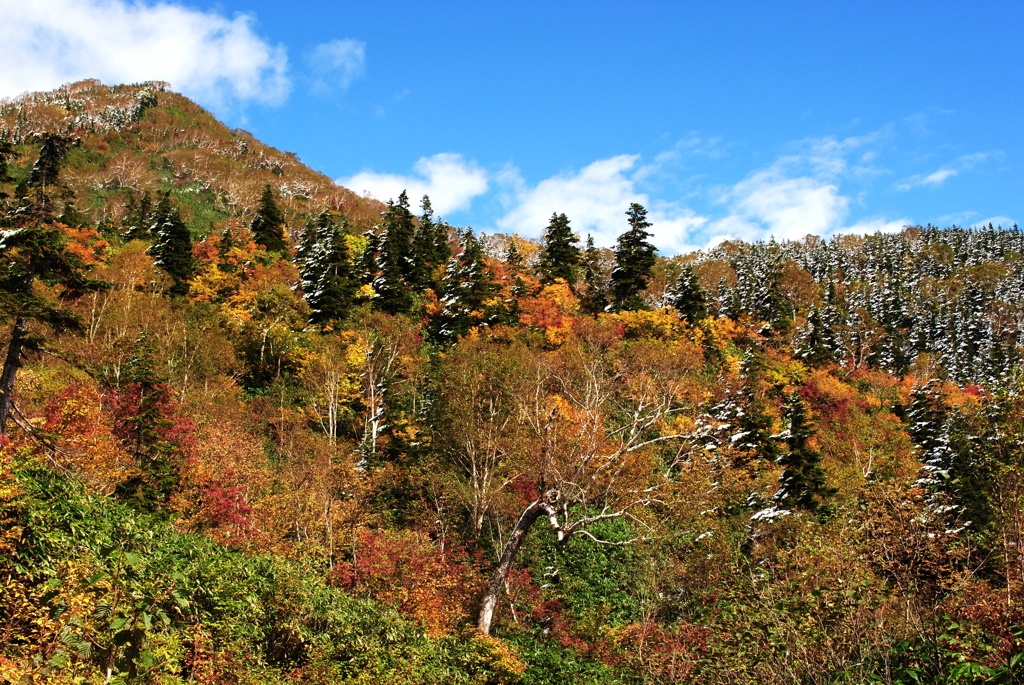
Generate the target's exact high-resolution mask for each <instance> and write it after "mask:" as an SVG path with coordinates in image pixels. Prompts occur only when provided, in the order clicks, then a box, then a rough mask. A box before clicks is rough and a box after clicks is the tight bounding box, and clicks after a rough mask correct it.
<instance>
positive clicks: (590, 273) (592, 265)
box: [581, 235, 608, 316]
mask: <svg viewBox="0 0 1024 685" xmlns="http://www.w3.org/2000/svg"><path fill="white" fill-rule="evenodd" d="M581 304H582V305H583V310H584V311H586V312H587V313H588V314H593V315H595V316H596V315H597V314H599V313H601V312H603V311H604V310H605V309H607V307H608V283H607V279H606V278H605V274H604V269H603V268H602V267H601V252H600V251H599V250H598V249H597V248H596V247H594V236H592V235H588V236H587V249H586V250H585V251H584V253H583V294H582V297H581Z"/></svg>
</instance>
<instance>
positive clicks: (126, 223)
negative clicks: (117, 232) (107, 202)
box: [121, 190, 155, 241]
mask: <svg viewBox="0 0 1024 685" xmlns="http://www.w3.org/2000/svg"><path fill="white" fill-rule="evenodd" d="M154 218H155V217H154V216H153V198H151V197H150V195H149V191H148V190H146V191H143V193H142V197H140V198H139V199H138V201H136V199H135V196H134V195H132V196H131V198H129V199H128V203H127V205H126V206H125V213H124V220H123V221H122V222H121V226H122V228H123V230H124V239H125V240H126V241H128V240H149V239H151V238H153V237H154V233H153V220H154Z"/></svg>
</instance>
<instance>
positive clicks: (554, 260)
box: [537, 214, 581, 289]
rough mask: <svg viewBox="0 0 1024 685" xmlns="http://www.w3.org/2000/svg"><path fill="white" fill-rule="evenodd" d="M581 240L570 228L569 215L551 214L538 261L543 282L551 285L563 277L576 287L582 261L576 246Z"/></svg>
mask: <svg viewBox="0 0 1024 685" xmlns="http://www.w3.org/2000/svg"><path fill="white" fill-rule="evenodd" d="M579 241H580V240H579V238H577V237H576V236H575V235H574V234H573V232H572V229H571V228H569V217H567V216H566V215H565V214H552V215H551V221H550V223H548V227H547V228H546V229H544V237H543V238H542V239H541V243H542V245H543V247H542V248H541V252H540V259H539V261H538V263H537V269H538V270H539V271H540V276H541V283H543V284H544V285H550V284H552V283H554V282H555V279H558V278H561V279H562V280H564V281H565V282H566V283H568V284H569V287H571V288H573V289H575V288H576V279H577V278H578V277H579V269H580V261H581V255H580V248H578V247H576V243H578V242H579Z"/></svg>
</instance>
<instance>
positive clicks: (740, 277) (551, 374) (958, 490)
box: [0, 81, 1024, 685]
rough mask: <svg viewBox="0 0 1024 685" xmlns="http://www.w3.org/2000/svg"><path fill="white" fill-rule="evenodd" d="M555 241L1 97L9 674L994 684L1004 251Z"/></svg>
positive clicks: (1017, 247) (1014, 571)
mask: <svg viewBox="0 0 1024 685" xmlns="http://www.w3.org/2000/svg"><path fill="white" fill-rule="evenodd" d="M558 210H559V208H554V207H553V208H552V211H553V212H555V213H554V215H553V217H552V222H551V225H550V226H549V227H548V229H547V230H546V231H545V233H544V234H543V236H542V237H541V238H540V239H539V240H528V239H524V238H522V237H520V236H504V235H482V234H477V233H474V232H473V231H472V230H471V229H466V228H460V227H453V226H450V225H448V224H447V223H445V222H444V221H443V220H441V219H440V218H439V217H436V216H434V214H433V212H432V211H431V210H430V204H429V199H428V198H425V199H424V201H423V202H422V204H421V209H420V211H419V213H418V214H414V212H413V210H412V209H411V208H410V200H409V198H408V197H406V195H405V193H403V194H402V195H400V196H399V197H398V198H395V199H394V200H392V201H390V202H388V203H387V204H381V203H378V202H375V201H373V200H368V199H365V198H360V197H358V196H356V195H354V194H353V193H351V192H350V191H348V190H346V189H344V188H339V187H337V186H336V185H334V184H333V183H332V182H331V181H330V180H329V179H327V178H326V177H324V176H323V175H322V174H318V173H316V172H314V171H312V170H310V169H308V168H307V167H305V166H304V165H302V164H301V162H299V161H298V159H297V158H296V157H295V156H294V155H292V154H290V153H286V152H279V151H277V150H274V149H273V148H270V147H268V146H266V145H264V144H262V143H260V142H259V141H256V140H254V139H253V138H252V136H250V135H249V134H247V133H245V132H244V131H238V130H235V131H231V130H228V129H227V128H226V127H225V126H223V125H222V124H220V123H218V122H217V121H216V120H215V119H214V118H213V117H212V116H211V115H210V114H209V113H208V112H206V111H204V110H203V109H201V108H200V107H198V106H196V105H195V104H194V103H191V102H190V101H189V100H187V99H186V98H184V97H182V96H181V95H178V94H175V93H173V92H170V91H169V90H167V87H166V86H165V85H163V84H159V83H146V84H139V85H134V86H114V87H106V86H102V85H101V84H99V83H98V82H95V81H85V82H81V83H77V84H72V85H69V86H66V87H64V88H61V89H58V90H56V91H53V92H50V93H34V94H29V95H26V96H23V97H21V98H17V99H14V100H11V101H6V102H4V103H2V104H0V323H2V325H3V330H4V331H5V333H6V335H5V336H4V339H3V340H4V352H5V355H4V366H3V372H2V374H0V680H3V681H4V682H11V683H33V682H54V683H72V682H74V683H79V682H104V683H115V682H116V683H162V684H166V683H190V682H196V683H295V682H302V683H325V684H326V683H381V684H384V683H387V684H390V683H410V684H411V683H424V684H426V683H442V682H443V683H457V684H460V683H465V684H467V685H468V684H471V683H476V684H490V683H501V684H504V683H527V684H532V683H536V684H542V683H543V684H546V683H565V682H585V683H609V684H610V683H630V684H641V683H643V684H646V683H691V682H692V683H721V684H725V683H730V684H731V683H769V684H772V683H779V684H782V683H792V682H807V683H848V682H881V683H910V682H929V683H948V684H953V683H1013V682H1021V679H1022V672H1021V669H1022V667H1024V662H1022V660H1021V656H1020V655H1021V654H1022V653H1024V610H1022V607H1024V577H1022V575H1021V572H1022V571H1021V551H1022V550H1024V538H1022V531H1024V375H1022V373H1021V371H1022V359H1024V269H1022V268H1021V260H1022V258H1024V236H1022V234H1021V232H1020V231H1019V230H1018V228H1017V227H1016V226H1014V227H1007V228H1003V227H992V226H990V227H987V228H981V229H964V228H960V227H956V226H952V227H948V228H941V229H940V228H935V227H931V226H926V227H907V228H905V229H904V230H903V231H901V232H899V233H889V234H875V235H867V236H834V237H831V238H829V239H823V238H816V237H813V236H811V237H808V238H806V239H804V240H801V241H785V242H782V243H776V242H775V241H768V242H759V243H753V244H748V243H742V242H728V243H723V244H722V245H719V246H717V247H716V248H714V249H712V250H707V251H703V252H699V253H694V254H688V255H671V256H662V255H656V254H655V250H654V248H653V246H651V245H650V243H649V242H647V239H648V238H649V237H650V234H649V232H648V231H647V230H646V229H647V228H649V227H650V223H649V222H648V221H647V219H646V216H647V215H646V210H645V208H643V207H642V206H640V205H638V204H633V205H631V206H630V207H628V208H626V207H623V211H624V212H626V211H627V210H628V221H627V220H626V219H625V218H624V219H623V235H622V236H621V237H620V239H619V241H618V244H617V245H616V248H615V250H602V249H597V248H595V247H594V246H593V245H592V244H588V245H586V247H584V246H582V245H580V240H579V237H580V236H577V235H574V234H572V232H571V231H570V230H568V229H567V227H568V226H569V225H570V223H569V222H570V220H571V217H566V216H565V215H560V214H558V213H557V212H558ZM624 217H625V214H624ZM538 228H542V227H538Z"/></svg>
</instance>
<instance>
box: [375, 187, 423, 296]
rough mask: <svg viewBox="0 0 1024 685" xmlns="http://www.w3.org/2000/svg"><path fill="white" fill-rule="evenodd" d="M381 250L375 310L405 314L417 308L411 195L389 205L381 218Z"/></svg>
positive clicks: (414, 228)
mask: <svg viewBox="0 0 1024 685" xmlns="http://www.w3.org/2000/svg"><path fill="white" fill-rule="evenodd" d="M381 216H382V219H381V228H382V229H383V230H382V231H381V233H380V251H379V252H378V254H377V271H378V272H379V275H378V276H377V277H376V278H375V279H374V281H373V290H374V292H376V293H377V297H375V298H374V300H373V307H374V309H377V310H380V311H382V312H385V313H387V314H405V313H409V312H411V311H412V309H413V306H414V305H415V302H416V300H415V298H414V296H413V292H412V288H411V286H410V283H411V281H412V279H413V278H414V274H415V272H416V267H415V260H414V258H413V238H414V236H415V232H416V227H415V225H414V223H413V216H412V212H410V211H409V196H408V195H406V193H405V191H404V190H403V191H402V194H401V195H399V196H398V202H389V203H388V208H387V209H386V210H384V213H383V214H382V215H381Z"/></svg>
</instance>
